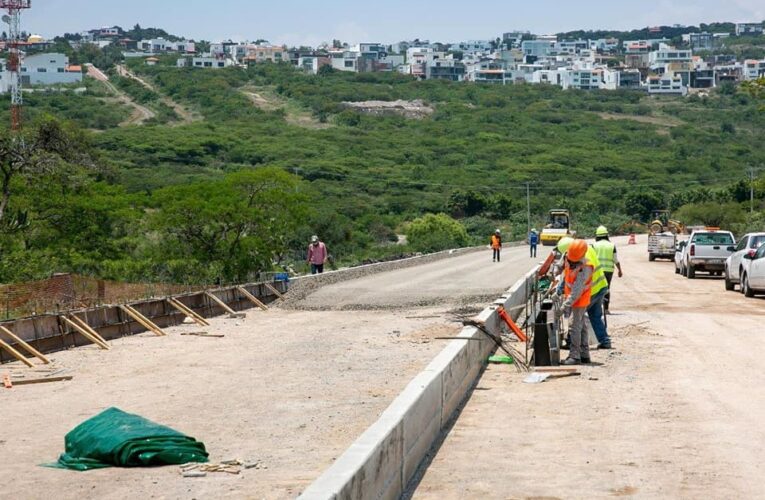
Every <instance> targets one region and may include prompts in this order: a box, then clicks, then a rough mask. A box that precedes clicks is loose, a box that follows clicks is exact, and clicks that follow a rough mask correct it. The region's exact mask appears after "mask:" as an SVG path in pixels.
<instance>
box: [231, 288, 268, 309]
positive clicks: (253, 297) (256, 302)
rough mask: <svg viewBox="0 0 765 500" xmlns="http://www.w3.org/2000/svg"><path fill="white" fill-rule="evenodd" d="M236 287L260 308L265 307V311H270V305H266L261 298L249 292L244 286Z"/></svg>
mask: <svg viewBox="0 0 765 500" xmlns="http://www.w3.org/2000/svg"><path fill="white" fill-rule="evenodd" d="M236 289H237V290H239V291H240V292H241V293H242V295H244V296H245V297H246V298H247V299H248V300H249V301H250V302H252V303H253V304H255V305H256V306H258V307H259V308H261V309H263V310H264V311H268V306H267V305H265V304H264V303H263V302H261V301H260V300H258V298H257V297H256V296H254V295H253V294H251V293H250V292H248V291H247V290H246V289H245V288H244V287H242V286H238V287H236Z"/></svg>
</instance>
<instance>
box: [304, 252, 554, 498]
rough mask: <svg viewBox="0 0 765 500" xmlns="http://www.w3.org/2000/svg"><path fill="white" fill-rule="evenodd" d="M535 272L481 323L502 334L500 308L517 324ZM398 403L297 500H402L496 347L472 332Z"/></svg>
mask: <svg viewBox="0 0 765 500" xmlns="http://www.w3.org/2000/svg"><path fill="white" fill-rule="evenodd" d="M538 269H539V267H538V266H537V267H535V268H534V269H532V270H531V271H529V273H528V274H526V275H525V276H524V277H523V278H521V279H520V280H519V281H518V282H516V283H515V285H513V286H512V287H511V288H510V289H509V290H508V291H507V292H505V294H503V295H502V296H501V297H500V298H499V299H497V300H496V301H494V303H493V304H492V305H491V306H489V307H487V308H486V309H484V310H483V311H482V312H481V313H480V314H479V315H478V316H477V319H478V320H481V321H485V324H486V328H487V330H489V331H490V332H492V333H494V334H499V333H500V331H501V330H500V319H499V315H498V314H497V308H498V307H499V306H503V307H505V309H507V310H508V311H509V312H511V315H512V316H513V318H514V319H517V318H518V316H519V315H520V313H521V310H520V309H518V308H517V307H516V306H518V305H521V304H523V303H525V301H526V291H527V288H528V286H529V283H531V282H532V280H533V277H534V276H535V275H536V273H537V270H538ZM458 337H461V338H465V339H475V340H453V341H451V342H449V344H448V345H447V346H446V347H445V348H444V350H443V351H441V352H440V353H439V354H438V355H437V356H436V357H435V358H434V359H433V360H432V361H431V363H430V364H429V365H428V366H427V367H426V368H425V370H423V371H422V372H421V373H419V374H418V375H417V376H415V378H414V379H413V380H412V381H411V382H410V383H409V385H407V387H406V388H405V389H404V390H403V391H402V392H401V393H400V394H399V395H398V396H397V397H396V399H395V400H393V402H392V403H391V404H390V406H388V408H387V409H386V410H385V411H384V412H383V413H382V414H381V415H380V417H379V418H378V419H377V421H376V422H375V423H373V424H372V425H371V426H370V427H369V428H367V430H366V431H364V432H363V433H362V434H361V436H359V437H358V439H356V441H355V442H354V443H353V444H351V446H350V447H349V448H348V449H347V450H346V451H345V452H344V453H343V454H342V455H341V456H340V457H339V458H338V459H337V460H336V461H335V463H334V464H332V465H331V466H330V467H329V468H328V469H327V470H326V471H325V472H324V473H323V474H322V475H321V476H320V477H319V478H318V479H316V480H315V481H314V482H313V483H312V484H311V485H309V486H308V487H307V488H306V490H305V491H304V492H303V493H302V494H301V495H300V497H299V498H301V499H303V500H314V499H317V500H318V499H366V498H369V499H380V498H399V497H400V496H401V495H402V493H403V492H404V491H405V489H406V487H407V485H408V483H409V481H410V480H411V479H412V478H413V477H414V476H415V474H416V473H417V471H418V469H419V467H420V464H421V463H422V462H423V460H425V458H426V457H427V455H428V452H429V451H430V450H431V448H432V447H433V445H434V444H435V443H436V442H437V441H438V439H439V436H440V435H441V432H442V431H444V430H446V429H448V425H449V422H450V421H451V418H452V416H453V414H454V413H455V412H456V411H457V410H458V409H459V408H460V406H461V404H462V403H463V401H464V400H465V398H466V397H467V396H468V395H469V394H470V391H471V389H472V387H473V386H474V384H475V382H476V380H477V378H478V377H479V376H480V374H481V372H482V370H483V368H484V366H485V364H486V358H487V357H488V355H489V354H490V353H491V352H492V351H493V350H494V348H495V344H494V342H492V341H491V340H489V339H488V338H486V336H485V334H483V333H481V332H480V331H479V330H478V329H477V328H475V327H472V326H468V327H465V328H463V329H462V331H461V332H460V334H459V335H458Z"/></svg>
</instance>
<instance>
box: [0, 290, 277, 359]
mask: <svg viewBox="0 0 765 500" xmlns="http://www.w3.org/2000/svg"><path fill="white" fill-rule="evenodd" d="M271 285H272V286H274V287H275V288H276V291H278V292H279V293H285V292H286V291H287V287H288V285H287V283H284V282H277V283H273V284H271ZM241 288H243V289H244V290H246V291H247V292H248V293H250V294H252V295H253V296H254V297H256V298H257V300H259V301H260V302H263V303H264V304H269V303H271V302H274V301H276V300H278V299H279V295H278V294H276V293H274V291H273V290H271V289H270V288H269V287H267V286H265V284H263V283H251V284H247V285H241ZM208 292H209V293H212V294H214V295H215V296H216V297H217V298H218V299H220V300H221V301H222V302H224V303H225V304H226V305H227V306H228V307H230V308H231V309H233V310H234V311H243V310H245V309H252V308H254V307H257V306H256V305H255V304H254V303H253V302H252V301H251V300H250V299H249V298H247V297H246V296H245V294H243V293H242V291H241V290H239V286H232V287H225V288H220V289H213V290H202V291H199V292H194V293H188V294H183V295H175V296H173V298H174V299H175V300H177V301H178V302H180V303H181V304H183V305H184V306H186V307H187V308H189V309H191V310H192V311H194V312H195V313H197V314H198V315H200V316H201V317H203V318H210V317H214V316H221V315H224V314H227V313H228V311H225V310H224V309H223V307H222V306H220V305H219V304H217V303H216V302H215V301H214V300H212V299H211V298H210V297H209V296H208V295H207V293H208ZM130 306H132V308H133V309H135V310H136V311H138V312H139V313H140V314H141V315H143V316H145V317H146V318H148V319H149V320H151V322H152V323H154V324H155V325H157V326H158V327H160V328H166V327H170V326H176V325H179V324H181V323H182V322H183V320H184V319H185V317H186V315H185V314H183V313H182V312H181V311H179V310H178V309H176V308H174V307H173V306H172V305H170V304H169V303H168V302H167V300H165V298H164V297H158V298H153V299H148V300H145V301H141V302H134V303H132V304H130ZM62 316H66V317H68V318H71V316H76V317H77V318H79V319H81V320H82V321H84V322H85V323H86V324H87V325H88V326H90V327H91V328H92V329H93V330H95V331H96V332H98V334H99V335H100V336H101V337H103V339H104V340H107V341H109V340H113V339H117V338H120V337H124V336H127V335H135V334H138V333H143V332H145V331H147V329H146V327H144V326H143V325H142V324H141V323H139V322H137V321H135V320H134V319H133V318H132V317H131V316H130V315H129V314H127V313H126V311H124V310H123V309H122V308H121V305H119V304H118V305H110V306H101V307H94V308H92V309H82V310H76V311H62V312H61V313H59V314H43V315H39V316H32V317H28V318H20V319H16V320H12V321H5V322H0V325H2V326H3V327H5V328H7V329H8V330H10V331H11V332H13V333H14V334H15V335H17V336H18V337H19V338H20V339H22V340H23V341H25V342H27V343H28V344H29V345H31V346H32V347H34V348H35V349H37V350H38V351H40V352H41V353H51V352H56V351H62V350H65V349H71V348H73V347H80V346H84V345H92V344H91V342H90V341H89V340H88V339H87V338H86V337H84V336H83V335H81V334H80V333H79V332H77V331H76V330H75V329H74V328H72V326H71V325H70V324H69V323H68V322H67V321H65V320H64V319H62ZM0 338H4V339H5V340H6V342H8V343H9V344H10V345H12V346H15V347H18V343H16V342H13V341H11V339H9V338H7V337H3V336H2V335H0ZM10 361H15V358H13V357H12V356H11V355H10V354H8V353H7V352H5V351H4V350H2V349H0V364H1V363H7V362H10Z"/></svg>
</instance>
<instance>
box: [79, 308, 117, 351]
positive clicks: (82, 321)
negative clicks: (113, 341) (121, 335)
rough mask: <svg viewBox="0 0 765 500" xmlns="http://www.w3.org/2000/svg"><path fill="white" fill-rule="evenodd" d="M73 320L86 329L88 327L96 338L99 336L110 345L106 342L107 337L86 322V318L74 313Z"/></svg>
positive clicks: (99, 338)
mask: <svg viewBox="0 0 765 500" xmlns="http://www.w3.org/2000/svg"><path fill="white" fill-rule="evenodd" d="M72 320H73V321H74V322H75V323H77V324H79V325H80V326H81V327H83V328H84V329H86V330H87V331H89V332H90V334H91V335H93V336H94V337H95V338H97V339H98V340H100V341H101V342H103V343H104V344H106V345H109V344H107V343H106V339H105V338H103V337H102V336H101V334H100V333H98V332H97V331H96V330H95V329H94V328H93V327H92V326H90V325H89V324H88V323H86V322H85V320H84V319H82V318H80V317H79V316H76V315H74V314H72Z"/></svg>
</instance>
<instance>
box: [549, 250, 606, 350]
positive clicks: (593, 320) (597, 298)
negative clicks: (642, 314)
mask: <svg viewBox="0 0 765 500" xmlns="http://www.w3.org/2000/svg"><path fill="white" fill-rule="evenodd" d="M574 241H576V240H574V239H572V238H563V239H561V240H560V242H559V243H558V251H559V252H560V253H565V252H566V251H567V250H568V248H569V247H570V245H571V244H572V243H573V242H574ZM585 258H586V259H587V260H588V261H589V262H590V264H592V266H593V274H592V298H591V299H590V305H589V307H588V308H587V316H588V317H589V319H590V324H591V325H592V330H593V331H594V332H595V337H596V338H597V339H598V349H612V348H613V347H612V345H611V337H610V336H609V335H608V327H607V326H606V322H605V321H604V319H603V318H604V315H603V301H604V300H605V298H606V295H608V280H607V279H606V275H605V272H604V270H603V266H602V264H601V262H600V259H598V254H597V252H596V251H595V249H594V248H592V247H589V246H588V247H587V253H586V255H585Z"/></svg>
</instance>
